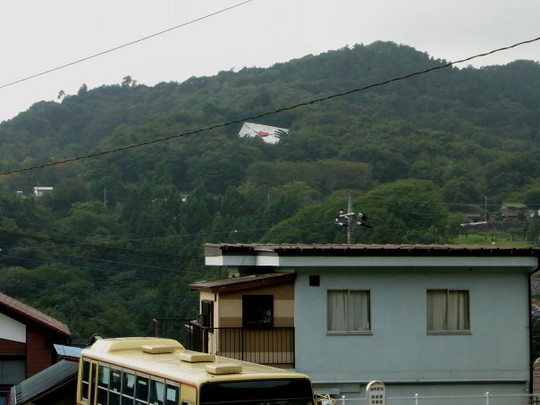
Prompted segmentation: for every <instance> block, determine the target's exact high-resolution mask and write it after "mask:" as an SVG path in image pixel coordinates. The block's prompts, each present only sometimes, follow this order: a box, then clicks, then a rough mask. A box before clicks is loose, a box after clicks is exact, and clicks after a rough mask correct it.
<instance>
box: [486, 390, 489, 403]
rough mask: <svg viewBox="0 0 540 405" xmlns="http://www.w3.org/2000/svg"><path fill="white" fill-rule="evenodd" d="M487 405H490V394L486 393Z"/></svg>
mask: <svg viewBox="0 0 540 405" xmlns="http://www.w3.org/2000/svg"><path fill="white" fill-rule="evenodd" d="M486 405H489V392H486Z"/></svg>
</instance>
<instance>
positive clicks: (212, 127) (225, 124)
mask: <svg viewBox="0 0 540 405" xmlns="http://www.w3.org/2000/svg"><path fill="white" fill-rule="evenodd" d="M536 41H540V37H536V38H533V39H529V40H526V41H521V42H517V43H515V44H512V45H509V46H505V47H501V48H497V49H493V50H491V51H488V52H484V53H480V54H477V55H473V56H469V57H467V58H464V59H459V60H456V61H453V62H447V63H444V64H442V65H438V66H434V67H431V68H429V69H425V70H419V71H416V72H413V73H409V74H406V75H403V76H397V77H394V78H391V79H388V80H384V81H381V82H377V83H373V84H369V85H367V86H364V87H358V88H354V89H350V90H347V91H343V92H339V93H333V94H330V95H328V96H323V97H318V98H314V99H312V100H308V101H303V102H300V103H297V104H292V105H289V106H285V107H281V108H278V109H275V110H272V111H266V112H262V113H260V114H255V115H251V116H247V117H243V118H240V119H235V120H231V121H227V122H223V123H218V124H213V125H209V126H206V127H203V128H199V129H194V130H191V131H186V132H182V133H180V134H174V135H169V136H165V137H162V138H157V139H153V140H150V141H145V142H140V143H136V144H131V145H126V146H120V147H118V148H113V149H108V150H104V151H100V152H95V153H89V154H86V155H82V156H77V157H72V158H67V159H62V160H57V161H54V162H48V163H43V164H40V165H36V166H30V167H25V168H20V169H13V170H8V171H4V172H0V176H6V175H9V174H14V173H21V172H26V171H30V170H36V169H42V168H45V167H52V166H58V165H61V164H65V163H70V162H75V161H79V160H85V159H90V158H97V157H101V156H105V155H109V154H112V153H116V152H122V151H127V150H130V149H135V148H140V147H144V146H148V145H152V144H156V143H161V142H166V141H170V140H172V139H178V138H182V137H185V136H189V135H195V134H199V133H201V132H209V131H212V130H215V129H219V128H225V127H228V126H230V125H234V124H240V123H243V122H245V121H252V120H255V119H258V118H262V117H267V116H270V115H275V114H278V113H282V112H285V111H290V110H294V109H297V108H302V107H307V106H310V105H313V104H317V103H321V102H324V101H329V100H332V99H335V98H339V97H344V96H347V95H350V94H354V93H358V92H362V91H366V90H370V89H373V88H376V87H382V86H386V85H388V84H390V83H394V82H399V81H402V80H406V79H410V78H412V77H415V76H420V75H423V74H427V73H431V72H434V71H437V70H441V69H446V68H449V67H451V66H454V65H457V64H461V63H465V62H469V61H471V60H473V59H477V58H482V57H485V56H488V55H492V54H494V53H497V52H502V51H506V50H509V49H512V48H516V47H518V46H522V45H526V44H530V43H533V42H536Z"/></svg>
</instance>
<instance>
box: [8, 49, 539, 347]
mask: <svg viewBox="0 0 540 405" xmlns="http://www.w3.org/2000/svg"><path fill="white" fill-rule="evenodd" d="M444 63H445V62H444V61H440V60H433V59H432V58H430V57H429V56H428V55H426V54H424V53H420V52H417V51H416V50H414V49H412V48H410V47H407V46H400V45H396V44H394V43H387V42H378V43H374V44H371V45H368V46H364V45H356V46H354V47H352V48H344V49H340V50H337V51H331V52H327V53H325V54H322V55H317V56H313V55H309V56H306V57H303V58H301V59H297V60H293V61H290V62H288V63H283V64H277V65H275V66H273V67H271V68H268V69H261V68H244V69H242V70H241V71H239V72H232V71H229V72H220V73H219V74H218V75H216V76H215V77H201V78H196V77H193V78H191V79H189V80H187V81H185V82H183V83H161V84H158V85H156V86H154V87H148V86H143V85H138V84H136V81H135V79H136V78H131V77H129V76H127V77H126V78H124V79H123V80H122V82H121V83H120V84H119V85H116V86H103V87H100V88H97V89H88V88H87V86H86V85H84V84H82V85H81V89H80V90H79V92H78V94H76V95H67V96H65V97H63V98H62V99H61V100H59V102H40V103H37V104H35V105H34V106H32V107H31V108H30V109H29V110H28V111H26V112H24V113H21V114H19V115H18V116H17V117H15V118H14V119H12V120H9V121H6V122H3V123H2V124H0V174H2V176H0V207H1V209H2V214H3V215H2V217H0V248H1V249H2V251H1V252H0V253H1V259H2V262H1V264H0V266H1V267H2V271H1V272H0V290H1V291H2V292H5V293H7V294H9V295H11V296H13V297H15V298H18V299H20V300H22V301H24V302H26V303H28V304H30V305H33V306H35V307H36V308H38V309H40V310H42V311H44V312H46V313H49V314H51V315H52V316H55V317H56V318H58V319H60V320H62V321H64V322H66V323H67V324H68V325H69V326H70V328H71V330H72V332H73V334H74V335H75V336H76V338H77V339H79V340H80V341H84V340H85V339H86V338H88V337H89V336H90V335H92V334H93V333H101V334H104V335H108V336H115V335H130V334H147V333H149V327H150V322H151V320H152V318H159V317H180V318H184V317H192V316H194V315H195V314H196V311H197V308H196V297H195V295H194V294H193V293H192V292H190V291H189V287H188V284H189V283H190V282H193V281H196V280H200V279H204V278H208V277H216V276H219V270H216V269H208V268H205V267H204V265H203V262H204V261H203V257H202V250H203V245H204V243H206V242H231V243H232V242H246V243H247V242H272V243H283V242H290V243H294V242H317V243H333V242H345V241H346V232H344V230H343V228H340V227H338V226H336V225H335V223H334V217H335V216H336V214H337V213H338V211H339V209H340V208H343V207H346V205H347V198H348V196H349V193H350V194H351V195H352V196H353V203H354V204H353V205H354V209H355V210H357V211H362V212H364V213H366V214H367V215H368V216H369V220H370V225H371V226H372V227H371V228H361V229H358V230H357V232H355V234H354V242H362V243H445V242H449V241H451V240H452V239H453V238H454V237H455V236H456V234H457V232H458V230H459V226H456V225H457V224H459V223H460V222H461V221H463V219H464V214H467V213H482V215H485V214H486V212H485V211H484V208H485V207H486V201H489V204H487V207H488V208H489V210H490V211H492V212H496V211H497V208H498V206H499V205H500V204H502V203H503V202H504V201H512V202H519V203H524V204H527V205H529V206H531V207H535V208H540V207H538V206H539V205H540V180H539V178H538V172H539V165H540V163H539V159H538V158H539V151H540V127H539V118H538V117H539V116H540V114H539V113H540V91H539V90H540V65H539V64H538V63H534V62H530V61H516V62H513V63H511V64H508V65H506V66H492V67H487V68H482V69H474V68H471V67H466V68H462V69H458V68H456V67H449V68H444V69H437V70H434V71H431V72H429V73H426V74H421V75H415V76H413V77H410V78H407V79H404V80H396V81H392V80H391V79H394V78H399V77H403V76H406V75H409V74H411V73H414V72H419V71H424V70H428V69H430V68H433V67H436V66H440V65H442V64H444ZM386 81H390V83H388V84H384V85H382V84H381V83H384V82H386ZM379 84H381V85H379ZM351 90H352V91H351ZM344 93H350V94H347V95H340V94H344ZM337 95H339V96H337ZM334 96H335V97H334ZM318 99H324V100H321V101H318V102H312V101H314V100H318ZM244 121H252V122H257V123H261V124H267V125H274V126H277V127H280V128H288V129H289V132H288V134H283V136H282V137H281V140H280V142H279V143H278V144H275V145H271V144H267V143H265V142H264V141H263V140H262V139H260V138H239V137H238V136H237V134H238V131H239V130H240V127H241V126H242V123H243V122H244ZM38 185H40V186H52V187H54V190H53V191H52V192H50V193H48V194H45V195H43V196H41V197H35V196H33V195H32V188H33V187H34V186H38ZM18 191H19V193H17V192H18ZM21 192H22V193H21ZM538 229H540V227H539V225H538V220H537V219H533V220H532V221H530V222H529V223H528V224H527V225H526V227H525V228H524V229H523V232H525V233H528V235H529V236H531V237H536V236H537V233H538Z"/></svg>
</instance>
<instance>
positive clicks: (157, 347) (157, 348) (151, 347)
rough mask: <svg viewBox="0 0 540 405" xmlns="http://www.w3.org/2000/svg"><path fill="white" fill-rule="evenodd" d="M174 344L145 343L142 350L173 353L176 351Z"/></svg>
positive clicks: (154, 352)
mask: <svg viewBox="0 0 540 405" xmlns="http://www.w3.org/2000/svg"><path fill="white" fill-rule="evenodd" d="M174 349H175V348H174V347H173V346H168V345H144V346H142V351H143V352H145V353H150V354H163V353H172V352H174Z"/></svg>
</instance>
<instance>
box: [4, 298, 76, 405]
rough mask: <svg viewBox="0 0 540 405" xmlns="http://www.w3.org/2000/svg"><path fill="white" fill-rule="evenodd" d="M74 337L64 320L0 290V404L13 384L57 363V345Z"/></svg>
mask: <svg viewBox="0 0 540 405" xmlns="http://www.w3.org/2000/svg"><path fill="white" fill-rule="evenodd" d="M70 339H71V334H70V331H69V328H68V327H67V325H65V324H64V323H62V322H60V321H58V320H57V319H54V318H53V317H51V316H49V315H46V314H44V313H43V312H41V311H38V310H37V309H35V308H32V307H31V306H29V305H26V304H24V303H22V302H20V301H18V300H16V299H14V298H11V297H9V296H8V295H5V294H2V293H0V403H3V402H2V400H4V401H6V403H8V402H9V400H6V398H8V397H9V390H10V388H11V387H12V386H13V385H15V384H18V383H20V382H21V381H23V380H25V379H27V378H29V377H31V376H33V375H35V374H37V373H39V372H40V371H42V370H44V369H46V368H48V367H50V366H51V365H53V364H54V363H56V358H57V354H56V350H55V348H54V345H55V344H60V345H67V344H69V342H70Z"/></svg>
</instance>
